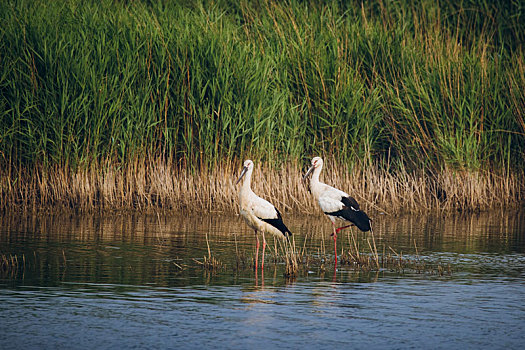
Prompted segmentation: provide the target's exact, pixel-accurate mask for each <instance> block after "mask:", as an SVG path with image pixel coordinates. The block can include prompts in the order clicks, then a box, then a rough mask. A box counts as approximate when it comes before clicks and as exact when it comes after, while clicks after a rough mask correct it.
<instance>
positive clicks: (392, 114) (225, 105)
mask: <svg viewBox="0 0 525 350" xmlns="http://www.w3.org/2000/svg"><path fill="white" fill-rule="evenodd" d="M523 11H524V9H523V7H520V5H519V4H518V3H513V2H507V1H495V2H493V1H490V2H489V1H484V0H478V1H475V0H471V1H466V0H465V1H460V2H446V1H443V2H434V1H423V2H420V3H418V4H414V3H413V2H410V1H383V0H375V1H369V2H361V1H350V2H346V3H345V4H341V3H340V2H336V1H333V2H322V3H320V2H317V1H313V0H311V1H306V2H303V1H296V0H290V1H288V2H286V3H281V2H273V1H260V2H240V3H238V4H236V3H235V4H234V3H232V2H228V1H214V2H208V1H194V2H189V3H186V2H184V3H178V2H162V1H159V2H149V1H144V2H140V1H135V2H132V3H127V2H114V1H101V2H88V3H84V2H82V3H80V2H78V1H77V0H62V1H53V2H48V1H27V0H22V1H16V2H15V1H5V2H2V3H0V20H1V21H2V27H1V28H0V38H1V40H0V61H1V62H2V65H1V66H0V163H1V164H0V165H1V170H0V199H1V202H0V207H1V208H2V209H7V208H8V207H15V206H16V207H19V208H35V207H37V208H38V207H42V206H55V205H61V206H63V207H72V208H78V209H81V210H86V209H94V208H134V209H147V208H162V209H164V208H177V209H178V208H180V207H187V208H192V209H198V208H201V207H202V206H203V205H204V206H209V205H213V206H218V207H221V208H224V209H226V210H231V209H232V208H233V207H234V204H233V200H232V198H233V196H232V193H233V191H232V187H231V186H230V185H229V181H228V180H227V181H226V182H227V186H224V176H225V175H227V176H230V175H232V174H233V169H236V168H238V164H239V162H241V161H243V160H244V159H245V158H247V157H250V158H251V159H254V160H257V164H259V163H263V164H264V165H263V166H264V167H265V168H267V169H268V171H269V172H270V173H268V172H267V173H266V174H265V176H267V179H278V180H280V181H281V182H275V183H274V182H269V180H268V184H266V185H265V186H266V187H267V189H269V190H268V191H266V192H265V193H268V194H270V195H271V196H274V197H275V198H269V199H271V200H272V201H274V200H280V201H281V203H282V204H283V205H282V206H281V207H283V208H289V209H291V208H297V209H299V210H302V211H307V210H309V209H308V208H309V205H306V208H303V207H301V206H299V205H298V201H300V200H302V199H303V197H304V193H303V192H304V190H303V189H302V187H301V184H300V183H299V182H298V181H297V180H295V178H291V177H290V178H287V177H286V176H288V175H290V173H287V172H289V171H291V172H292V174H293V175H294V176H296V175H298V174H300V173H301V170H302V166H303V162H305V160H306V159H305V158H310V157H311V156H313V155H322V156H323V157H325V158H329V159H333V161H332V164H333V168H332V171H333V172H332V173H333V175H332V176H334V178H333V180H334V181H340V182H344V186H340V187H342V188H345V189H348V190H350V189H352V190H356V191H357V192H358V193H360V194H362V199H361V201H364V200H366V201H368V202H369V203H368V204H364V207H365V208H369V207H374V206H375V207H378V208H381V209H382V210H384V211H388V212H392V211H396V210H422V209H427V208H445V209H472V210H477V209H480V208H486V207H487V205H489V206H490V205H494V204H496V205H505V204H509V203H515V202H519V201H521V200H522V193H523V186H524V185H523V171H524V167H523V164H525V161H524V160H525V159H524V157H523V155H524V154H525V151H524V150H525V137H524V135H525V122H524V117H523V111H524V110H525V108H524V107H525V98H524V95H523V91H524V90H525V60H524V57H525V55H524V51H523V42H524V38H525V27H524V26H523V25H522V24H521V23H522V21H523ZM335 169H337V171H334V170H335ZM341 175H342V176H341ZM336 176H340V177H336ZM357 184H362V185H360V186H362V187H361V188H355V187H357ZM284 186H289V187H288V188H283V189H281V188H282V187H284ZM288 192H291V193H293V194H295V196H289V193H288ZM183 193H184V195H183V196H182V194H183ZM179 195H181V197H183V199H182V201H181V200H180V198H181V197H177V196H179ZM172 196H173V197H172ZM304 202H306V201H304ZM304 202H303V203H304ZM276 204H277V203H276ZM398 208H400V209H398ZM387 209H388V210H387Z"/></svg>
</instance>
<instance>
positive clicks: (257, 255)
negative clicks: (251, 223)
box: [255, 231, 259, 273]
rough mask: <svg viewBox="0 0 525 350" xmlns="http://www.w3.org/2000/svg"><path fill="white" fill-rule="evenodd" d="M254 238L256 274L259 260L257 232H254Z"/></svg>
mask: <svg viewBox="0 0 525 350" xmlns="http://www.w3.org/2000/svg"><path fill="white" fill-rule="evenodd" d="M255 238H256V239H257V248H256V249H255V273H257V265H258V260H259V236H258V235H257V231H255Z"/></svg>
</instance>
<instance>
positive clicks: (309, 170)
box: [303, 165, 314, 181]
mask: <svg viewBox="0 0 525 350" xmlns="http://www.w3.org/2000/svg"><path fill="white" fill-rule="evenodd" d="M313 170H314V166H313V165H312V166H311V167H310V169H308V171H307V172H306V174H304V176H303V181H304V180H306V178H307V177H308V175H310V173H311V172H312V171H313Z"/></svg>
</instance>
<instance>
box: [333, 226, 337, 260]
mask: <svg viewBox="0 0 525 350" xmlns="http://www.w3.org/2000/svg"><path fill="white" fill-rule="evenodd" d="M332 228H333V229H334V233H332V237H334V255H335V264H336V265H337V232H336V229H335V224H334V223H333V222H332Z"/></svg>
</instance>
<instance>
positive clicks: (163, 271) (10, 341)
mask: <svg viewBox="0 0 525 350" xmlns="http://www.w3.org/2000/svg"><path fill="white" fill-rule="evenodd" d="M285 221H286V223H287V225H288V226H289V228H290V229H291V230H292V232H293V233H294V239H295V243H296V246H297V247H300V248H301V249H304V250H306V251H307V254H308V255H309V256H312V257H315V259H316V260H315V263H311V264H310V265H309V266H308V267H305V266H303V268H302V269H301V271H300V272H299V274H298V276H297V277H296V278H293V279H290V278H286V277H284V274H283V272H284V266H283V264H282V263H281V262H277V263H275V262H274V261H273V259H272V255H271V254H267V260H266V266H265V269H264V273H262V272H261V271H258V272H257V273H255V272H254V271H253V268H252V263H253V256H254V242H255V239H254V236H253V233H252V232H251V231H250V230H249V229H248V228H247V227H246V226H245V225H244V223H243V222H242V220H241V219H240V218H239V217H237V216H228V215H211V214H209V215H205V216H204V217H199V216H191V215H179V216H163V215H139V214H135V215H103V216H100V215H99V216H86V215H83V216H75V215H39V216H13V215H9V216H3V217H1V218H0V253H2V254H4V255H5V256H10V255H16V256H17V258H18V259H19V263H20V261H22V263H21V265H22V266H19V268H18V269H16V271H13V270H10V271H4V272H3V273H2V274H1V275H0V300H1V303H0V315H1V317H0V323H1V324H0V344H2V348H3V349H20V348H58V347H63V348H117V347H119V348H120V347H123V348H131V347H134V348H202V347H203V346H213V347H214V348H216V347H221V348H268V347H277V346H279V347H281V348H298V347H304V348H319V347H325V348H326V347H330V348H349V347H350V348H368V347H373V348H421V347H425V348H438V349H439V348H443V349H444V348H447V349H448V348H465V347H466V348H490V349H494V348H505V349H509V348H511V349H512V348H515V349H517V348H521V346H522V344H524V343H525V303H524V300H525V234H524V232H525V231H524V230H525V216H524V215H523V213H522V212H512V213H506V212H496V213H490V214H476V215H465V216H401V217H389V216H381V215H377V216H376V217H375V219H374V239H375V241H376V244H377V247H378V250H379V251H380V252H381V251H383V250H386V251H387V252H388V251H390V252H392V251H395V252H397V253H398V254H403V256H404V257H406V258H407V259H411V258H413V259H416V258H417V259H421V260H422V261H425V262H427V263H428V266H433V267H436V266H445V267H449V266H450V272H451V273H448V271H447V270H445V271H444V273H439V272H438V271H437V269H434V268H429V269H428V271H415V270H413V269H410V268H406V269H403V270H402V271H400V270H394V269H389V268H384V269H381V270H380V271H363V270H359V269H355V268H353V267H352V266H348V265H341V264H339V265H338V266H337V269H336V270H335V271H334V265H333V242H332V240H331V238H330V232H331V225H330V223H329V221H328V220H327V219H326V218H323V217H307V216H295V217H291V216H290V215H286V216H285ZM343 232H344V231H343ZM351 235H353V236H354V239H355V241H356V244H357V245H359V249H360V251H362V252H363V254H367V253H368V242H369V241H370V239H371V235H370V234H366V233H358V232H357V231H356V230H355V229H353V231H352V230H351V231H348V233H346V232H345V233H341V234H340V235H339V240H338V247H339V249H341V248H343V249H347V248H348V247H349V244H350V242H352V238H351ZM206 237H208V244H209V246H210V250H211V252H212V255H213V257H215V258H216V259H217V260H219V261H220V262H221V263H222V264H223V267H222V268H221V269H219V270H217V271H209V270H207V269H204V268H203V267H202V266H201V265H200V264H199V262H202V261H203V260H204V256H207V255H208V248H207V243H206ZM267 238H268V241H269V243H270V245H269V248H268V250H267V253H268V252H269V251H270V250H273V249H275V245H274V244H275V243H274V240H273V238H271V237H267ZM392 254H393V253H392ZM238 257H241V258H244V260H243V259H240V260H239V259H238Z"/></svg>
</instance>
